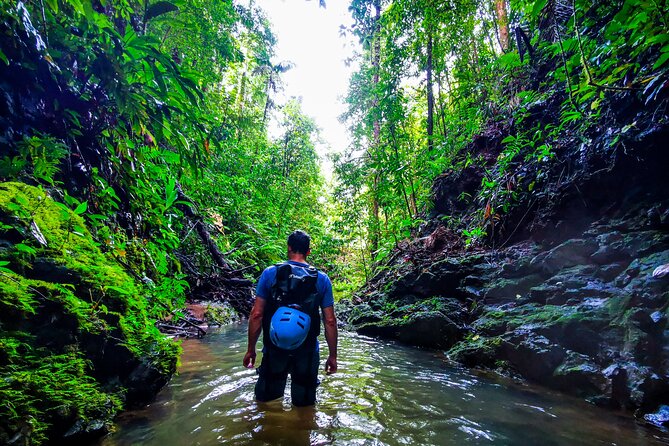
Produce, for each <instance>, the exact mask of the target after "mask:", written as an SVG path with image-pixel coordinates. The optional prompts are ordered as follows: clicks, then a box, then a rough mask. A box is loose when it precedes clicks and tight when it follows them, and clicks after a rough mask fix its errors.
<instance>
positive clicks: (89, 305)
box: [0, 183, 179, 444]
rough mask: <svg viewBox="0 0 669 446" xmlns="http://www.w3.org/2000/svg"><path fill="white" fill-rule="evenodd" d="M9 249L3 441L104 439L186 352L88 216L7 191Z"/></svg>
mask: <svg viewBox="0 0 669 446" xmlns="http://www.w3.org/2000/svg"><path fill="white" fill-rule="evenodd" d="M0 246H2V249H0V262H1V263H0V268H1V269H0V327H1V328H2V331H1V332H0V401H2V404H0V420H1V421H0V443H8V441H9V439H11V438H13V437H14V436H15V435H18V437H17V438H18V439H19V440H17V441H19V442H20V443H21V444H40V443H41V442H43V441H45V440H46V439H47V438H48V439H49V440H50V441H56V440H57V439H58V438H63V437H64V436H65V435H66V434H67V435H68V439H69V440H68V441H74V439H75V438H76V436H77V435H79V434H81V435H84V434H86V435H88V434H90V433H91V430H94V431H96V432H97V433H98V434H99V433H104V431H105V428H106V426H108V425H109V424H110V422H111V418H112V417H113V416H114V414H115V413H116V412H118V411H119V410H120V409H121V408H122V406H123V401H124V400H133V399H134V400H138V399H141V398H142V397H143V396H142V395H145V396H148V395H146V393H147V390H148V391H149V393H150V391H151V389H153V390H154V391H157V389H158V388H160V387H161V386H162V385H164V384H165V383H166V382H167V380H168V379H169V376H170V375H171V374H172V373H173V372H174V370H175V367H176V361H177V356H178V351H179V347H178V345H177V344H175V343H173V342H172V341H170V340H169V339H166V338H165V337H164V336H163V335H162V334H161V333H160V332H159V331H158V330H157V329H156V328H155V326H154V320H153V319H152V318H151V317H150V315H149V314H148V311H147V307H146V302H145V298H144V295H143V289H142V287H141V285H140V284H137V283H136V282H135V281H134V280H133V279H132V278H131V277H130V276H129V275H128V274H127V273H126V272H125V271H124V270H123V268H121V267H120V266H119V265H118V264H117V263H116V262H115V261H114V260H113V259H110V258H107V257H106V256H105V255H104V254H103V253H102V252H101V251H100V249H99V248H98V247H97V245H96V243H95V242H94V241H93V239H92V237H91V235H90V233H89V232H88V230H87V229H86V225H85V222H84V220H83V219H82V218H81V217H80V216H79V215H76V213H74V212H72V211H71V210H69V209H68V208H67V207H66V206H64V205H62V204H61V203H57V202H56V201H54V200H53V199H52V198H51V197H50V196H49V195H48V193H47V192H46V191H45V190H43V189H41V188H37V187H33V186H29V185H26V184H23V183H0ZM142 369H144V370H146V371H147V373H146V375H145V378H146V380H145V381H142V379H141V377H140V375H141V373H140V372H141V370H142ZM9 402H11V405H10V404H9Z"/></svg>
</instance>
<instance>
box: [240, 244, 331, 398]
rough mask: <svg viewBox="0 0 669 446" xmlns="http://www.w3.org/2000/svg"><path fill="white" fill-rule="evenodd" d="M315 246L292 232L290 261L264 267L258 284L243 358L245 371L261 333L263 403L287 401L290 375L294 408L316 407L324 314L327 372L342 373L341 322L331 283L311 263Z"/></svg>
mask: <svg viewBox="0 0 669 446" xmlns="http://www.w3.org/2000/svg"><path fill="white" fill-rule="evenodd" d="M310 242H311V238H310V237H309V235H307V234H306V233H305V232H303V231H295V232H293V233H292V234H290V236H289V237H288V261H287V262H285V263H282V264H278V265H274V266H270V267H269V268H267V269H265V271H263V273H262V275H261V276H260V280H258V285H257V288H256V295H257V297H256V300H255V303H254V305H253V309H252V310H251V314H250V316H249V335H248V349H247V351H246V354H245V355H244V360H243V364H244V367H253V366H254V365H255V360H256V343H257V341H258V338H259V337H260V333H261V332H262V333H263V358H262V363H261V364H260V368H259V369H258V375H259V377H258V382H257V383H256V387H255V396H256V400H258V401H271V400H274V399H277V398H281V397H283V393H284V390H285V387H286V379H287V377H288V373H290V375H291V389H290V394H291V400H292V402H293V404H294V405H295V406H312V405H314V404H315V403H316V387H317V386H318V384H319V381H318V364H319V347H318V335H319V333H320V314H319V310H320V312H322V315H323V323H324V326H325V340H326V341H327V344H328V349H329V355H328V358H327V361H326V362H325V372H326V374H328V375H330V374H332V373H335V372H336V371H337V320H336V318H335V313H334V297H333V295H332V283H331V282H330V279H329V278H328V276H327V275H326V274H325V273H323V272H321V271H318V270H316V269H315V268H314V267H312V266H309V264H308V263H307V256H308V255H309V254H311V250H310V249H309V245H310ZM278 310H281V313H280V314H279V313H277V311H278ZM305 322H306V323H305ZM282 330H283V331H282Z"/></svg>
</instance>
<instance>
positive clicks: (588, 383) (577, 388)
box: [551, 351, 607, 397]
mask: <svg viewBox="0 0 669 446" xmlns="http://www.w3.org/2000/svg"><path fill="white" fill-rule="evenodd" d="M606 384H607V382H606V379H605V377H604V376H603V375H602V373H601V370H600V368H599V367H598V366H597V365H596V364H595V363H594V362H593V361H592V358H590V357H589V356H587V355H583V354H581V353H577V352H574V351H567V355H566V357H565V360H564V361H563V362H562V364H560V365H559V366H558V367H557V368H556V369H555V371H554V372H553V383H552V385H551V387H555V388H557V389H560V390H562V391H565V392H567V393H572V394H575V395H578V396H581V397H587V396H593V395H597V394H599V393H601V392H602V390H603V389H605V388H606Z"/></svg>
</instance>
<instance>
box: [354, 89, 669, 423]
mask: <svg viewBox="0 0 669 446" xmlns="http://www.w3.org/2000/svg"><path fill="white" fill-rule="evenodd" d="M565 100H566V99H565V97H564V94H563V93H561V92H556V91H552V92H544V96H543V98H542V99H541V100H538V101H536V102H533V103H531V104H528V105H526V106H525V107H524V108H522V112H523V113H524V115H523V116H524V118H523V119H524V121H522V122H520V123H518V122H516V121H514V119H515V117H514V115H513V114H511V117H510V118H509V119H497V120H491V121H490V122H489V123H488V125H487V126H486V127H485V128H484V130H483V131H482V132H481V134H480V135H478V136H476V137H475V138H474V140H473V141H472V142H471V143H470V144H469V146H468V147H467V149H466V151H465V153H463V154H462V156H461V157H462V159H463V160H465V159H466V160H474V162H472V163H467V164H466V167H465V168H463V169H460V170H451V171H447V172H444V174H443V175H441V176H440V177H438V178H437V179H436V180H435V182H434V185H433V203H434V207H433V210H432V213H431V214H430V215H427V216H426V222H425V223H424V224H423V225H422V226H421V228H420V229H419V230H418V231H417V232H416V233H415V234H414V235H413V237H412V238H410V239H409V240H407V241H405V242H401V243H399V244H398V245H397V247H396V249H395V250H394V251H393V252H392V254H391V255H390V256H389V260H388V261H387V262H385V264H384V265H383V268H381V269H380V272H379V273H378V274H377V276H376V277H374V278H373V279H372V280H371V281H369V283H368V284H367V285H366V286H365V288H363V289H362V290H361V291H360V292H358V293H356V294H355V295H354V296H353V297H352V298H351V299H350V300H346V301H344V302H342V306H341V313H342V314H343V315H344V317H345V318H346V320H347V321H348V322H349V323H350V324H351V326H352V327H354V329H355V330H357V331H358V332H360V333H363V334H368V335H373V336H380V337H384V338H390V339H397V340H399V341H402V342H406V343H408V344H413V345H421V346H428V347H433V348H439V349H442V350H444V351H446V352H447V355H448V357H449V358H451V359H452V360H454V361H458V362H460V363H462V364H464V365H467V366H470V367H481V368H485V369H489V370H494V371H496V372H498V373H500V374H502V375H506V376H518V377H521V378H523V379H527V380H529V381H531V382H535V383H539V384H542V385H545V386H547V387H550V388H552V389H557V390H560V391H563V392H566V393H569V394H572V395H575V396H578V397H580V398H583V399H585V400H587V401H590V402H592V403H594V404H597V405H600V406H604V407H608V408H613V409H624V410H627V411H630V412H633V413H634V414H635V415H636V416H637V417H638V419H639V420H641V421H642V422H649V423H653V424H655V425H658V426H664V425H666V424H667V422H669V417H667V416H666V412H667V411H669V407H667V404H669V342H668V340H667V329H668V328H669V324H668V320H669V275H667V274H666V268H667V264H669V195H668V194H667V191H668V190H669V189H667V187H666V180H665V177H666V172H665V170H666V166H667V165H669V154H668V152H667V151H666V150H665V149H666V148H665V142H666V141H667V140H668V139H669V117H668V115H667V107H666V101H664V102H663V101H661V100H658V101H656V102H652V101H650V102H647V103H645V104H644V103H643V102H642V101H641V100H640V98H638V97H637V96H636V95H635V93H634V92H632V91H625V92H615V93H611V95H610V96H609V100H608V101H607V102H606V103H604V104H602V105H601V107H602V110H601V113H599V116H600V118H599V119H600V120H599V122H598V123H597V125H589V126H586V127H578V126H570V125H565V124H564V123H561V121H560V119H561V118H559V117H560V116H561V111H560V110H561V107H562V104H564V101H565ZM553 123H554V124H553ZM558 124H559V125H560V126H561V127H560V130H561V131H560V132H556V133H554V134H553V136H549V137H547V139H546V144H549V145H550V147H551V155H550V156H546V157H544V158H541V159H535V158H533V157H534V156H535V155H536V152H533V150H534V146H533V145H527V146H524V147H520V146H514V145H513V144H514V142H513V141H515V139H514V138H518V137H520V136H519V135H524V134H526V132H528V131H529V130H528V129H530V128H531V129H536V128H537V126H539V128H543V127H546V128H550V126H551V125H558ZM532 131H534V130H532ZM551 138H552V139H551ZM514 147H517V148H518V150H519V152H518V153H516V152H514V153H511V152H510V150H511V149H512V148H514ZM511 159H516V160H524V162H520V161H516V162H512V161H510V160H511ZM528 160H529V161H528ZM494 185H496V186H494ZM491 187H493V189H492V192H491V189H490V188H491ZM494 187H497V189H494ZM491 194H492V195H491ZM502 208H504V209H505V211H504V212H503V211H502V210H501V209H502ZM472 222H474V223H475V222H479V224H480V225H481V226H479V227H478V228H477V229H478V231H479V232H478V233H476V232H473V230H472V229H471V226H470V225H471V224H472ZM477 234H478V235H477ZM663 268H664V269H663ZM663 271H665V272H663Z"/></svg>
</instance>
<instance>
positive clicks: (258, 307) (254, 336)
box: [243, 296, 265, 368]
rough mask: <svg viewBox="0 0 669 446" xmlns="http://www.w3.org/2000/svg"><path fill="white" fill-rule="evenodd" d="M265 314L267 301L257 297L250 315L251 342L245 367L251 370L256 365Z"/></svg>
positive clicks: (247, 349) (245, 356) (245, 357)
mask: <svg viewBox="0 0 669 446" xmlns="http://www.w3.org/2000/svg"><path fill="white" fill-rule="evenodd" d="M264 313H265V299H263V298H262V297H259V296H258V297H256V301H255V303H254V304H253V308H252V309H251V314H250V315H249V341H248V346H247V348H246V354H245V355H244V361H243V364H244V367H248V368H251V367H253V366H254V365H255V363H256V343H257V342H258V338H259V337H260V332H261V331H262V318H263V314H264Z"/></svg>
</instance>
